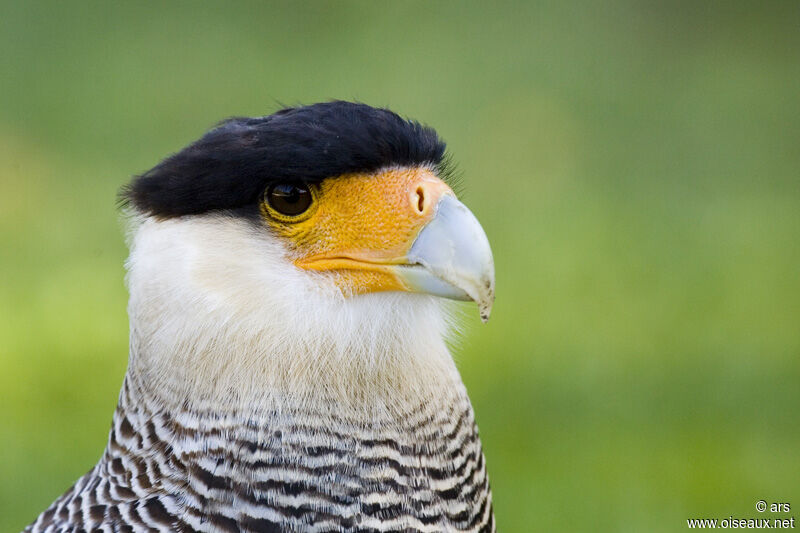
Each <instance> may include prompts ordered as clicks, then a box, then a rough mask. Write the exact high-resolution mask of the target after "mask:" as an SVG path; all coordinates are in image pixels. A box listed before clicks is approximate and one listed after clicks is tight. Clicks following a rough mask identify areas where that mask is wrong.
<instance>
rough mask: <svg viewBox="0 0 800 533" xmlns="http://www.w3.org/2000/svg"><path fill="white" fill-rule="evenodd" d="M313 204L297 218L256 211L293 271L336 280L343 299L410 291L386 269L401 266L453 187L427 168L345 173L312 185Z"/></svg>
mask: <svg viewBox="0 0 800 533" xmlns="http://www.w3.org/2000/svg"><path fill="white" fill-rule="evenodd" d="M312 193H313V195H314V201H313V204H312V206H311V207H310V208H309V210H308V211H307V212H306V213H304V214H303V215H301V216H299V217H298V218H297V219H296V220H292V219H287V218H286V217H279V216H275V214H274V213H272V212H271V209H270V207H269V206H268V205H266V203H265V204H264V205H263V206H262V212H263V213H264V215H265V217H266V219H267V221H268V223H269V224H270V226H271V227H273V228H274V229H275V230H276V231H277V232H278V233H279V234H280V235H282V236H283V237H284V238H286V239H287V240H289V241H290V242H291V246H292V249H293V252H294V257H293V259H294V262H295V264H296V265H297V266H299V267H301V268H304V269H307V270H315V271H328V272H335V273H336V274H337V284H338V285H339V287H340V288H341V289H342V290H343V291H344V292H345V293H346V294H348V293H349V294H363V293H367V292H379V291H393V290H409V287H407V286H406V285H405V284H404V283H403V281H402V280H401V279H399V278H398V277H397V276H396V274H395V273H393V272H392V271H391V270H390V269H389V268H387V267H388V266H389V265H398V264H403V263H405V256H406V254H407V253H408V251H409V249H410V248H411V246H412V244H413V243H414V239H416V237H417V235H418V234H419V232H420V231H421V230H422V228H423V227H424V226H425V224H427V223H428V222H429V221H430V220H431V219H432V218H433V216H434V215H435V212H436V204H437V203H438V202H439V200H440V199H441V197H442V195H444V194H448V193H449V194H453V191H452V189H450V187H449V186H448V185H447V184H446V183H445V182H444V181H442V180H441V179H439V178H438V177H436V175H435V174H434V173H433V172H432V171H431V170H430V169H428V168H425V167H414V168H395V169H388V170H385V171H383V172H380V173H377V174H347V175H343V176H338V177H335V178H331V179H326V180H323V181H322V182H321V183H319V184H317V185H314V186H312Z"/></svg>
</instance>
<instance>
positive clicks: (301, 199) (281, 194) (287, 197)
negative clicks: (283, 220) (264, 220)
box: [265, 183, 313, 217]
mask: <svg viewBox="0 0 800 533" xmlns="http://www.w3.org/2000/svg"><path fill="white" fill-rule="evenodd" d="M265 197H266V200H267V203H268V204H269V206H270V207H271V208H272V209H274V210H275V211H277V212H278V213H280V214H281V215H286V216H290V217H292V216H297V215H299V214H301V213H304V212H305V211H306V209H308V207H309V206H310V205H311V201H312V200H313V197H312V195H311V190H310V189H309V188H308V186H307V185H305V184H303V183H298V184H294V183H278V184H275V185H270V187H269V188H268V189H267V193H266V194H265Z"/></svg>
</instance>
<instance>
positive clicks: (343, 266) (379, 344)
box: [123, 102, 494, 379]
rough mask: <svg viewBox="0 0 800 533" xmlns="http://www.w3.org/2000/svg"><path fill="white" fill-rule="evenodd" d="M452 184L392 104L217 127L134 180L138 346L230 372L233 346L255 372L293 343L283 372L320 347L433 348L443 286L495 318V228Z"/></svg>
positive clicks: (433, 145)
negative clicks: (490, 233)
mask: <svg viewBox="0 0 800 533" xmlns="http://www.w3.org/2000/svg"><path fill="white" fill-rule="evenodd" d="M448 181H449V174H448V172H447V157H446V155H445V145H444V143H443V142H442V141H441V140H440V139H439V137H438V136H437V134H436V133H435V132H434V131H433V130H432V129H430V128H428V127H424V126H422V125H420V124H419V123H417V122H413V121H409V120H405V119H403V118H401V117H399V116H398V115H396V114H394V113H392V112H391V111H388V110H385V109H376V108H372V107H369V106H367V105H363V104H355V103H348V102H330V103H323V104H315V105H311V106H307V107H298V108H289V109H284V110H282V111H279V112H277V113H275V114H272V115H269V116H266V117H260V118H234V119H230V120H227V121H225V122H223V123H221V124H220V125H218V126H217V127H216V128H214V129H212V130H211V131H209V132H208V133H206V134H205V135H204V136H203V137H202V138H200V139H199V140H198V141H196V142H195V143H193V144H191V145H189V146H188V147H186V148H184V149H183V150H181V151H179V152H178V153H176V154H174V155H172V156H170V157H168V158H166V159H165V160H163V161H162V162H161V163H160V164H159V165H157V166H156V167H154V168H153V169H152V170H150V171H148V172H146V173H145V174H143V175H141V176H138V177H136V178H134V180H133V181H132V182H131V184H130V185H129V186H128V187H127V188H126V189H125V190H124V191H123V198H124V200H125V201H126V202H127V203H128V204H129V205H130V206H131V208H132V211H133V213H134V217H133V218H134V219H135V220H136V221H137V223H136V224H135V229H134V236H133V244H132V252H131V256H130V258H129V261H128V268H129V275H128V276H129V277H128V283H129V289H130V292H131V303H130V306H129V312H130V315H131V328H132V347H133V348H134V350H132V353H133V351H140V352H145V353H149V354H151V355H150V359H158V360H162V362H163V360H166V361H169V364H170V365H172V366H173V367H174V366H179V367H180V366H191V367H195V368H196V367H197V366H202V365H203V364H207V363H208V361H216V363H215V365H216V366H214V365H211V366H212V367H213V368H208V369H207V370H208V372H212V373H214V372H216V373H220V372H221V370H220V366H219V365H220V362H219V361H220V358H222V359H223V360H225V357H228V360H227V363H226V364H227V365H228V366H230V354H231V353H236V352H237V351H247V352H248V353H251V354H255V355H252V356H251V358H250V359H249V360H248V362H246V364H244V365H239V367H240V368H244V369H250V370H251V371H252V370H253V369H254V368H256V367H257V366H258V364H257V361H259V360H263V359H264V358H269V357H272V356H273V355H274V353H275V352H283V353H284V354H285V355H286V357H284V359H287V358H288V359H289V362H288V363H286V362H285V361H284V363H285V364H286V365H289V367H291V368H289V367H287V368H285V369H284V372H283V374H284V375H285V374H287V373H288V374H291V373H292V372H293V371H297V370H298V369H299V368H300V367H303V368H305V367H309V366H315V365H316V366H319V365H320V364H321V363H320V360H323V359H324V357H321V356H320V355H319V354H320V353H334V352H336V353H346V354H347V357H348V358H349V359H348V360H349V361H351V362H352V361H358V360H361V359H364V358H367V359H369V358H370V357H372V358H374V357H375V353H376V352H391V353H392V354H393V355H392V358H394V359H398V358H399V359H402V358H403V357H404V356H403V355H402V354H403V353H406V352H409V351H413V350H414V348H413V346H412V345H413V344H415V342H417V343H419V342H423V343H424V342H426V339H428V340H427V342H429V344H430V345H431V350H434V351H435V350H436V349H437V348H436V347H435V346H439V345H440V344H441V340H440V339H441V336H442V330H443V329H445V328H446V326H445V325H443V324H444V322H443V320H442V319H441V317H440V314H439V311H440V307H441V306H440V304H439V302H440V299H441V298H442V297H443V298H447V299H455V300H474V301H475V302H476V303H477V304H478V308H479V311H480V315H481V318H482V319H483V320H484V321H485V320H488V317H489V313H490V311H491V307H492V303H493V301H494V264H493V259H492V253H491V250H490V246H489V242H488V239H487V237H486V235H485V233H484V231H483V229H482V228H481V226H480V224H479V223H478V221H477V220H476V218H475V217H474V216H473V214H472V213H471V212H470V211H469V209H467V208H466V207H465V206H464V204H462V203H461V202H460V201H459V200H458V199H457V197H456V194H455V193H454V192H453V189H452V188H451V186H450V185H449V184H448ZM222 332H224V333H222ZM437 336H438V339H436V338H437ZM434 345H435V346H434ZM221 346H222V347H224V349H223V350H222V351H224V352H226V353H227V356H225V355H223V356H220V354H219V352H220V350H221ZM301 352H302V353H304V354H307V353H313V354H316V356H315V359H314V360H313V361H309V360H308V359H304V358H303V357H299V358H298V357H296V354H297V353H301ZM164 353H169V354H172V355H171V356H170V357H164V356H163V354H164ZM155 354H158V355H155ZM185 354H193V355H191V356H189V355H185ZM198 354H199V355H198ZM204 354H205V355H204ZM210 354H213V355H210ZM398 354H401V355H398ZM176 358H177V359H181V360H182V362H181V363H179V364H177V365H175V359H176ZM273 359H274V357H273ZM406 359H407V357H406ZM332 360H333V361H335V363H334V364H335V365H340V364H342V359H341V357H340V358H338V359H337V358H333V359H332ZM273 368H274V366H273ZM190 379H191V378H190Z"/></svg>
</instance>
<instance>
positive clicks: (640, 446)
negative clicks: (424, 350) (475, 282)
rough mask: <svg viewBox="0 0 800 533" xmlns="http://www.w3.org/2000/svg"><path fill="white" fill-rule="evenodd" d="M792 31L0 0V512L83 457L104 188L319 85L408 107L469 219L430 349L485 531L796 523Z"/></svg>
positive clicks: (655, 16) (108, 194) (756, 14)
mask: <svg viewBox="0 0 800 533" xmlns="http://www.w3.org/2000/svg"><path fill="white" fill-rule="evenodd" d="M799 26H800V4H798V3H797V2H785V3H773V2H758V3H741V4H739V3H733V2H693V1H686V2H656V1H639V2H626V1H617V0H615V1H610V2H579V3H569V2H555V1H554V2H517V3H505V2H492V3H488V2H487V3H477V2H475V3H473V2H452V3H449V2H435V3H429V2H397V3H383V2H356V3H353V2H336V3H307V4H295V3H264V2H237V3H235V4H233V3H230V4H229V3H218V4H214V3H194V2H177V3H169V4H145V3H138V2H113V3H112V2H72V3H63V2H13V3H2V4H0V479H1V481H0V530H2V531H15V530H19V529H21V528H22V527H23V526H24V525H25V524H27V523H28V522H29V521H31V520H32V519H34V518H35V516H36V515H37V514H38V513H39V512H40V511H41V510H43V509H44V508H45V507H46V506H47V505H48V504H49V503H50V502H51V501H52V500H53V499H54V498H55V497H56V496H58V495H59V494H61V492H62V491H63V490H64V489H66V488H67V487H68V486H69V485H70V484H71V483H72V481H73V480H75V479H76V478H77V477H78V476H80V475H81V474H83V473H84V472H85V471H86V470H88V469H89V468H90V467H91V465H93V464H94V462H95V461H96V460H97V458H98V457H99V455H100V453H101V451H102V449H103V447H104V444H105V440H106V436H107V431H108V426H109V421H110V418H111V413H112V410H113V408H114V406H115V404H116V399H117V393H118V390H119V386H120V384H121V379H122V376H123V373H124V371H125V365H126V354H127V328H128V325H127V317H126V313H125V303H126V298H127V295H126V291H125V288H124V285H123V268H122V262H123V260H124V258H125V255H126V251H125V246H124V241H123V235H122V231H121V226H120V224H119V222H118V214H117V212H116V211H115V205H114V203H115V196H114V195H115V192H116V190H117V189H118V188H119V187H120V185H122V184H123V183H125V182H126V181H127V180H128V179H129V177H130V176H131V175H133V174H136V173H140V172H142V171H144V170H146V169H148V168H149V167H151V166H153V165H154V164H155V163H156V162H158V160H159V159H160V158H161V157H163V156H165V155H166V154H168V153H170V152H173V151H175V150H178V149H179V148H181V147H182V146H183V145H184V144H186V143H188V142H189V141H191V140H193V139H195V138H196V137H198V136H199V135H200V134H201V133H202V132H203V131H205V130H206V129H207V128H208V127H209V126H210V125H212V124H214V123H215V122H217V121H218V120H220V119H222V118H224V117H227V116H231V115H262V114H267V113H270V112H272V111H274V110H275V109H276V108H278V107H279V105H280V104H286V105H291V104H297V103H311V102H315V101H320V100H328V99H331V98H344V99H357V100H361V101H364V102H367V103H370V104H373V105H385V106H389V107H391V108H392V109H394V110H396V111H398V112H399V113H401V114H404V115H407V116H411V117H414V118H418V119H420V120H423V121H425V122H427V123H429V124H431V125H433V126H434V127H436V128H437V129H438V131H439V132H440V133H441V134H442V136H443V137H444V138H445V139H447V141H448V143H449V146H450V149H451V151H452V153H453V155H454V157H455V159H456V160H457V161H458V162H459V166H460V169H461V170H462V171H463V174H464V184H465V194H464V200H465V202H466V203H467V204H468V205H469V206H470V207H471V208H472V209H473V211H474V212H475V214H476V215H477V217H478V218H479V220H481V222H482V224H483V225H484V228H485V230H486V232H487V234H488V235H489V238H490V240H491V241H492V245H493V248H494V253H495V260H496V265H497V286H498V289H497V303H496V306H495V310H494V314H493V316H492V320H491V322H490V323H489V324H488V325H486V326H481V325H480V323H479V322H478V320H477V313H474V312H472V311H474V310H473V309H470V313H469V318H468V319H467V324H466V330H467V331H468V335H467V337H466V338H465V340H464V342H463V344H462V346H461V347H460V348H459V349H458V354H457V357H458V359H459V362H460V367H461V369H462V372H463V376H464V380H465V381H466V383H467V386H468V388H469V390H470V393H471V397H472V399H473V402H474V405H475V409H476V412H477V417H478V421H479V424H480V427H481V433H482V437H483V442H484V445H485V452H486V455H487V457H488V464H489V467H490V473H491V478H492V484H493V488H494V497H495V509H496V514H497V522H498V524H499V528H500V530H501V531H507V532H526V531H636V532H639V531H652V532H660V531H679V530H683V529H685V528H686V521H685V520H686V519H687V518H690V517H715V516H716V517H719V518H725V517H728V516H729V515H733V516H736V517H745V518H746V517H755V516H758V517H763V516H764V515H759V513H757V512H755V509H754V504H755V502H756V500H759V499H765V500H767V501H768V502H773V501H781V502H790V503H791V504H793V510H792V511H791V513H788V514H783V515H776V516H781V517H788V516H792V515H795V514H798V513H797V511H796V509H799V508H800V452H799V451H798V450H800V420H798V407H800V380H799V379H798V378H800V327H798V326H800V97H799V95H800V31H798V27H799ZM767 515H769V513H767Z"/></svg>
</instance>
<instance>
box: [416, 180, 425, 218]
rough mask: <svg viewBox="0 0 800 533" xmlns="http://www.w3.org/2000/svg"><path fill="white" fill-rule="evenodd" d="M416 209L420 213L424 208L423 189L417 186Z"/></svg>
mask: <svg viewBox="0 0 800 533" xmlns="http://www.w3.org/2000/svg"><path fill="white" fill-rule="evenodd" d="M417 210H418V211H419V212H420V213H422V212H423V211H424V210H425V191H424V190H423V189H422V187H421V186H420V187H417Z"/></svg>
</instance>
